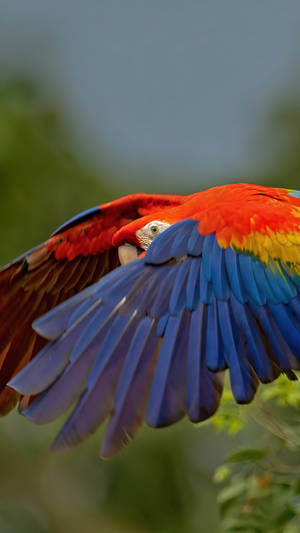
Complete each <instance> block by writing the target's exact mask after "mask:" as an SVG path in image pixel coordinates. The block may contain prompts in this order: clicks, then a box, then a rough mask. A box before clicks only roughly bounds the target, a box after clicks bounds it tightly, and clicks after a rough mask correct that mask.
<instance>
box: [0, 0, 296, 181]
mask: <svg viewBox="0 0 300 533" xmlns="http://www.w3.org/2000/svg"><path fill="white" fill-rule="evenodd" d="M299 25H300V3H299V1H297V0H288V1H286V2H282V0H280V1H279V0H272V2H266V1H262V0H260V1H257V0H251V2H250V1H248V2H245V1H244V2H243V1H241V0H226V1H222V0H209V1H208V0H207V1H204V0H202V1H200V0H198V1H196V0H195V1H192V0H185V1H184V2H183V1H178V0H151V2H149V1H144V0H126V2H124V1H122V0H101V1H96V0H95V1H92V0H86V1H85V2H79V1H72V2H71V1H66V0H52V1H51V2H47V1H45V0H44V1H40V0H39V1H33V0H27V1H26V2H21V1H16V2H11V1H8V0H7V1H3V2H1V6H0V36H1V37H0V43H1V46H0V68H1V71H2V73H3V76H4V77H5V76H7V75H11V74H13V75H14V74H25V75H28V74H29V75H32V76H33V77H34V78H36V79H37V80H40V81H41V82H42V84H43V86H44V88H45V90H46V91H47V92H48V94H49V96H50V97H51V95H52V94H53V95H55V97H56V98H57V97H58V99H59V100H60V101H61V103H62V106H63V108H65V109H66V112H67V114H68V115H69V117H70V120H71V124H72V129H73V132H74V136H75V138H76V142H77V143H78V146H79V145H82V146H83V147H84V150H85V151H86V152H87V153H88V154H89V155H90V156H92V157H93V158H94V160H95V161H97V160H99V161H100V162H102V163H104V164H105V165H107V166H109V167H111V168H112V169H113V170H114V172H115V173H116V174H118V172H120V175H121V174H122V172H123V173H126V174H128V173H129V174H130V169H134V170H136V169H139V168H141V169H142V168H147V169H148V170H149V171H152V172H153V174H154V175H156V176H162V177H163V178H164V179H168V178H169V176H170V175H172V176H173V179H174V177H175V178H176V179H179V180H180V179H181V180H182V179H192V177H194V178H195V177H196V176H197V175H200V174H201V175H203V174H205V173H207V175H208V176H214V177H218V176H224V175H226V176H228V175H232V176H234V178H236V177H237V176H245V177H246V176H247V175H249V174H251V173H252V172H253V171H254V170H255V167H256V162H255V161H253V159H252V156H253V151H252V148H253V144H254V142H255V133H256V130H257V128H259V126H260V124H262V123H263V121H264V120H265V117H266V115H267V113H268V111H269V109H270V107H271V106H272V103H273V102H274V101H276V99H277V98H278V97H280V95H281V94H282V93H284V92H285V91H289V90H290V88H291V87H292V86H293V85H294V84H295V85H297V83H298V73H299V59H298V58H299V53H298V48H299V44H300V40H299ZM124 169H125V170H124ZM125 171H126V172H125Z"/></svg>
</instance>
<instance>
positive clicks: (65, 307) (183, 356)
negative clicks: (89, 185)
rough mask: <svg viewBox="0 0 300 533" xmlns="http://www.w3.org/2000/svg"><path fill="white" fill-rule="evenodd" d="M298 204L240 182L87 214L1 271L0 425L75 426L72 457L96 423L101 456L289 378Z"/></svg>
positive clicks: (299, 249) (299, 312) (299, 195)
mask: <svg viewBox="0 0 300 533" xmlns="http://www.w3.org/2000/svg"><path fill="white" fill-rule="evenodd" d="M299 293H300V192H299V191H298V192H297V191H294V190H289V189H279V188H269V187H264V186H258V185H252V184H245V183H238V184H231V185H225V186H220V187H214V188H211V189H208V190H205V191H202V192H198V193H195V194H190V195H187V196H175V195H154V194H153V195H152V194H132V195H129V196H125V197H123V198H120V199H118V200H115V201H112V202H109V203H106V204H104V205H101V206H100V207H95V208H92V209H90V210H88V211H85V212H84V213H82V214H80V215H78V216H75V217H74V218H72V219H71V220H69V221H68V222H67V223H66V224H64V225H63V226H61V227H60V228H59V229H58V230H57V231H56V232H55V233H53V234H52V236H51V237H50V238H49V239H48V240H47V241H46V242H45V243H43V244H41V245H40V246H37V247H36V248H33V249H32V250H30V251H29V252H27V253H25V254H23V255H22V256H20V257H19V258H18V259H16V260H15V261H13V262H12V263H10V264H9V265H7V266H6V267H4V268H3V269H2V270H1V271H0V317H1V322H0V412H1V414H2V415H5V414H7V413H8V412H9V411H10V410H11V409H12V408H13V407H14V406H15V405H16V403H17V402H19V409H20V411H21V412H22V413H23V414H25V416H27V417H28V418H29V419H30V420H32V421H33V422H35V423H37V424H42V423H47V422H50V421H52V420H54V419H56V418H57V417H59V416H60V415H61V414H62V413H63V412H65V411H66V410H67V409H68V408H69V407H71V406H72V405H75V406H74V408H73V411H72V413H71V415H70V416H69V418H68V419H67V421H66V423H65V424H64V426H63V428H62V429H61V431H60V433H59V434H58V436H57V437H56V439H55V441H54V445H53V447H54V449H65V448H69V447H72V446H74V445H76V444H78V443H80V442H82V441H83V440H85V439H86V438H87V437H88V436H89V435H90V434H92V433H93V432H94V431H95V430H96V429H97V428H98V426H99V425H100V424H101V423H102V422H103V421H104V420H105V419H106V418H109V421H108V425H107V429H106V434H105V437H104V440H103V443H102V449H101V453H102V456H104V457H112V456H113V455H115V454H116V453H117V452H119V451H120V450H121V449H122V448H123V447H124V446H125V445H126V444H127V443H128V441H129V440H130V439H132V438H133V437H134V436H135V435H136V433H137V431H138V429H139V428H140V426H141V425H142V424H143V423H144V421H145V422H146V423H147V424H148V425H149V426H152V427H163V426H168V425H170V424H172V423H174V422H176V421H178V420H179V419H181V418H182V417H183V416H185V415H187V416H188V417H189V419H190V420H191V421H192V422H200V421H202V420H205V419H207V418H209V417H211V416H212V415H213V414H214V413H215V412H216V410H217V409H218V406H219V402H220V399H221V396H222V390H223V378H224V371H225V370H226V369H228V371H229V375H230V384H231V389H232V393H233V396H234V398H235V400H236V401H237V402H238V403H241V404H243V403H244V404H246V403H249V402H251V400H252V399H253V397H254V395H255V392H256V390H257V387H258V384H259V382H262V383H269V382H271V381H273V380H275V379H276V378H277V377H278V376H279V375H280V374H281V373H284V374H286V376H287V377H288V378H289V379H290V380H295V379H297V377H296V374H295V372H294V370H298V369H299V368H300V295H299Z"/></svg>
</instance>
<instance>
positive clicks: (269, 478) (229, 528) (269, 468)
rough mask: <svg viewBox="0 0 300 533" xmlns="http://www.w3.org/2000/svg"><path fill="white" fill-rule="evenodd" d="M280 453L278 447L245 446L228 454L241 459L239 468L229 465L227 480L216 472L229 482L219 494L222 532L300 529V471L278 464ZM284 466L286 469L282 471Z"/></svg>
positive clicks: (217, 478)
mask: <svg viewBox="0 0 300 533" xmlns="http://www.w3.org/2000/svg"><path fill="white" fill-rule="evenodd" d="M278 455H279V453H278V449H276V450H274V449H273V450H263V449H243V450H240V451H239V452H236V453H235V454H234V455H233V456H231V457H229V458H228V461H229V462H230V463H232V462H237V463H241V465H239V468H238V469H235V468H231V469H228V472H229V473H228V475H227V476H226V478H225V480H224V479H222V478H220V477H218V476H217V477H216V476H215V481H216V482H223V481H226V482H227V485H226V486H225V487H224V488H223V489H222V490H221V492H220V493H219V497H218V501H219V507H220V513H221V516H222V532H223V533H233V532H235V531H236V532H248V533H252V532H256V533H265V532H269V531H270V532H272V533H273V532H274V533H288V532H290V531H293V529H291V528H296V529H295V531H298V529H297V528H299V526H300V482H299V471H298V469H297V467H295V468H291V469H290V468H289V467H288V465H286V466H285V465H282V464H279V463H278ZM284 466H285V468H286V470H287V473H285V472H284V473H282V472H280V470H284ZM279 467H280V468H279ZM223 468H226V465H224V466H223ZM278 470H279V472H278Z"/></svg>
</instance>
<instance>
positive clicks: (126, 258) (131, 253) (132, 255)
mask: <svg viewBox="0 0 300 533" xmlns="http://www.w3.org/2000/svg"><path fill="white" fill-rule="evenodd" d="M141 252H143V250H142V249H141V248H139V247H138V246H133V245H132V244H129V243H125V244H122V246H119V248H118V254H119V260H120V263H121V265H126V263H130V261H133V260H134V259H137V258H138V257H139V255H140V254H141Z"/></svg>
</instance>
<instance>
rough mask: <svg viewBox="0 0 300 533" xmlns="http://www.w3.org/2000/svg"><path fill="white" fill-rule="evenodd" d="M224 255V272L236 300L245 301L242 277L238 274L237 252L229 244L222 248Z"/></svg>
mask: <svg viewBox="0 0 300 533" xmlns="http://www.w3.org/2000/svg"><path fill="white" fill-rule="evenodd" d="M224 256H225V265H226V273H227V277H228V280H229V284H230V287H231V290H232V292H233V294H234V295H235V297H236V298H237V300H238V301H239V302H241V303H245V302H246V300H247V298H246V291H245V289H244V287H243V284H242V279H241V275H240V269H239V260H238V256H239V254H238V253H236V252H234V251H233V249H232V248H231V247H230V246H229V247H228V248H226V250H224Z"/></svg>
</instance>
